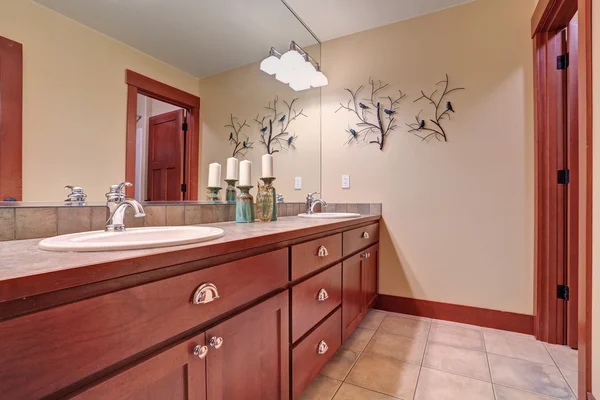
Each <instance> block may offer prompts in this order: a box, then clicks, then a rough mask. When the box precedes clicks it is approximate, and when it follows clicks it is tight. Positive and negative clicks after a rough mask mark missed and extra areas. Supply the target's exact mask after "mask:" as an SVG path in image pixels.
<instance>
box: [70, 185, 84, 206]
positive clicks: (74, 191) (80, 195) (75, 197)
mask: <svg viewBox="0 0 600 400" xmlns="http://www.w3.org/2000/svg"><path fill="white" fill-rule="evenodd" d="M65 189H67V190H70V191H71V192H70V193H69V194H68V195H67V198H66V200H65V201H66V202H70V203H75V202H83V201H85V199H86V198H87V194H85V193H84V192H83V188H81V187H79V186H71V185H67V186H65Z"/></svg>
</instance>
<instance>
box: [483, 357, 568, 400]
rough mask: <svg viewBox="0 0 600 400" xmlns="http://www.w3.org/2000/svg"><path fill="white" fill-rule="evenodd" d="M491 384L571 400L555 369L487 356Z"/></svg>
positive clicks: (562, 379)
mask: <svg viewBox="0 0 600 400" xmlns="http://www.w3.org/2000/svg"><path fill="white" fill-rule="evenodd" d="M488 359H489V362H490V369H491V371H492V382H494V383H497V384H500V385H504V386H509V387H511V388H515V389H522V390H526V391H528V392H533V393H539V394H543V395H546V396H550V397H555V398H557V399H569V400H571V399H573V395H572V393H571V389H570V388H569V385H568V384H567V382H566V381H565V379H564V378H563V377H562V375H561V373H560V371H559V370H558V368H557V367H554V366H551V365H544V364H538V363H534V362H531V361H525V360H519V359H516V358H509V357H504V356H499V355H496V354H488Z"/></svg>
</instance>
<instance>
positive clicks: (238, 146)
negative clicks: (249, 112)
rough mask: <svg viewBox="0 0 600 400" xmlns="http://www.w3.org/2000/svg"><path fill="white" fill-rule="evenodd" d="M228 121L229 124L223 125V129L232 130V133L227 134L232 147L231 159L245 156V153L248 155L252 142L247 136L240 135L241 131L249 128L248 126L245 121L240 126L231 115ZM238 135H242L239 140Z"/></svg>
mask: <svg viewBox="0 0 600 400" xmlns="http://www.w3.org/2000/svg"><path fill="white" fill-rule="evenodd" d="M230 120H231V123H229V124H227V125H225V128H231V129H233V131H232V132H230V133H229V143H230V144H233V145H234V147H233V154H232V157H237V156H238V155H240V156H245V155H246V153H248V150H250V149H252V148H253V147H252V145H253V144H254V142H251V141H250V138H249V137H248V135H245V134H243V133H242V129H244V128H245V127H246V126H247V127H248V128H250V125H248V124H247V123H246V120H244V122H243V123H241V124H240V123H239V121H238V119H237V118H236V117H234V116H233V114H231V117H230ZM240 134H241V135H242V137H241V138H240Z"/></svg>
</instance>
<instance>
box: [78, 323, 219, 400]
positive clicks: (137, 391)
mask: <svg viewBox="0 0 600 400" xmlns="http://www.w3.org/2000/svg"><path fill="white" fill-rule="evenodd" d="M207 355H208V346H207V345H206V343H205V335H204V333H202V334H200V335H198V336H196V337H194V338H192V339H190V340H188V341H186V342H184V343H180V344H178V345H175V346H173V347H171V348H169V349H167V350H165V351H162V352H160V353H158V354H157V355H155V356H153V357H151V358H148V359H146V360H145V361H142V362H140V363H138V364H136V365H135V366H133V367H131V368H128V369H126V370H125V371H123V372H121V373H119V374H118V375H115V376H113V377H111V378H109V379H106V380H104V381H103V382H101V383H99V384H98V385H95V386H93V387H91V388H88V389H87V390H85V391H83V392H81V393H79V394H77V395H75V396H74V397H73V398H74V399H77V400H88V399H89V400H96V399H113V400H120V399H123V400H124V399H127V400H138V399H139V400H165V399H171V400H178V399H181V400H206V378H205V371H206V356H207Z"/></svg>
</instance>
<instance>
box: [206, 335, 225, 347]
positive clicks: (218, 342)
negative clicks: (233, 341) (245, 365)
mask: <svg viewBox="0 0 600 400" xmlns="http://www.w3.org/2000/svg"><path fill="white" fill-rule="evenodd" d="M208 344H210V345H211V346H212V347H214V348H215V349H220V348H221V346H223V338H222V337H216V336H213V337H211V338H210V341H209V342H208Z"/></svg>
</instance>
